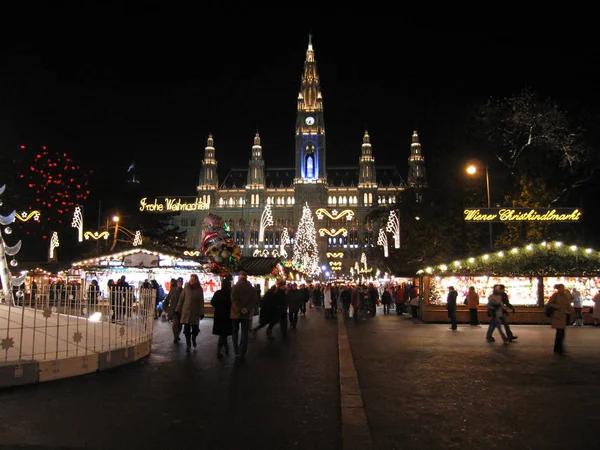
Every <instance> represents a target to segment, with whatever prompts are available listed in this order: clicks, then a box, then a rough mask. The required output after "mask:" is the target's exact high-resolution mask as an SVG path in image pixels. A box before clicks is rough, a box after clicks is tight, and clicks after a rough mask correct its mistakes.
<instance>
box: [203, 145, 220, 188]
mask: <svg viewBox="0 0 600 450" xmlns="http://www.w3.org/2000/svg"><path fill="white" fill-rule="evenodd" d="M218 185H219V179H218V174H217V160H216V159H215V147H214V140H213V137H212V134H210V135H208V140H207V141H206V147H205V148H204V160H203V161H202V169H201V172H200V183H199V185H198V190H199V191H200V190H203V191H206V190H212V189H217V188H218Z"/></svg>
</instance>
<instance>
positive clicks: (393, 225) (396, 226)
mask: <svg viewBox="0 0 600 450" xmlns="http://www.w3.org/2000/svg"><path fill="white" fill-rule="evenodd" d="M385 230H386V231H387V232H388V233H392V234H393V235H394V248H400V220H398V216H397V215H396V211H394V210H391V211H390V217H389V219H388V223H387V225H386V227H385Z"/></svg>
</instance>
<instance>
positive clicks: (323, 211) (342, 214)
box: [315, 208, 354, 220]
mask: <svg viewBox="0 0 600 450" xmlns="http://www.w3.org/2000/svg"><path fill="white" fill-rule="evenodd" d="M315 214H316V215H317V219H319V220H323V216H327V217H329V218H330V219H332V220H338V219H341V218H342V217H346V220H352V219H353V218H354V211H352V210H351V209H345V210H343V211H342V212H339V213H338V211H337V210H336V209H334V210H333V211H331V214H330V213H329V211H327V210H326V209H325V208H319V209H317V210H316V211H315Z"/></svg>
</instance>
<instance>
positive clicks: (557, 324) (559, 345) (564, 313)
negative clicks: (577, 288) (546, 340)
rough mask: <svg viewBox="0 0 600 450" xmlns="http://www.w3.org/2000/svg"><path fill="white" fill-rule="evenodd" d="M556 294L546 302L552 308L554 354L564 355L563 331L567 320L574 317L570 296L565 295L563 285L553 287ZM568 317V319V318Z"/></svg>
mask: <svg viewBox="0 0 600 450" xmlns="http://www.w3.org/2000/svg"><path fill="white" fill-rule="evenodd" d="M555 289H556V292H554V294H552V296H551V297H550V300H548V306H549V307H551V308H554V312H553V313H552V328H554V329H556V335H555V337H554V353H558V354H559V355H564V354H565V353H566V352H565V349H564V345H563V342H564V340H565V329H566V328H567V323H568V322H569V318H570V317H573V316H574V315H575V311H574V310H573V307H572V306H571V295H567V293H566V291H565V285H564V284H557V285H556V286H555ZM569 316H570V317H569Z"/></svg>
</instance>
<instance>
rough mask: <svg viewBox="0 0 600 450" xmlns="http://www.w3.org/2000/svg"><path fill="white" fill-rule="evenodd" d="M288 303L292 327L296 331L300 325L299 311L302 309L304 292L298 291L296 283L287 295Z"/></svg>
mask: <svg viewBox="0 0 600 450" xmlns="http://www.w3.org/2000/svg"><path fill="white" fill-rule="evenodd" d="M287 302H288V305H289V315H290V326H291V327H292V328H293V329H296V325H298V311H300V308H301V307H302V302H303V299H302V291H301V290H299V289H298V285H297V284H296V283H292V285H291V290H290V291H288V293H287Z"/></svg>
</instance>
